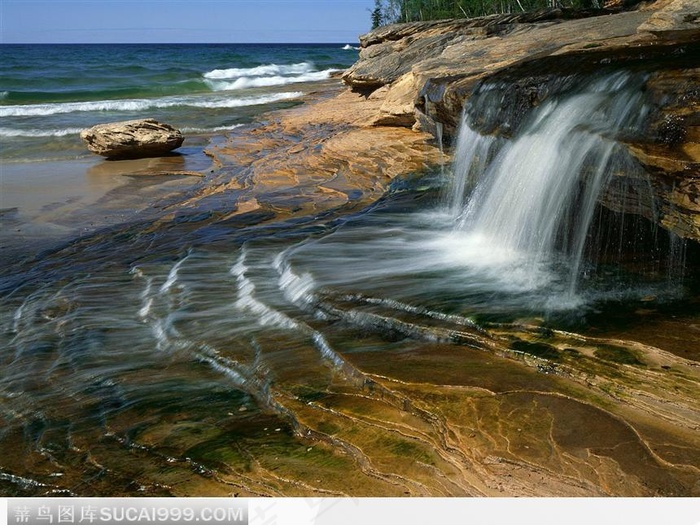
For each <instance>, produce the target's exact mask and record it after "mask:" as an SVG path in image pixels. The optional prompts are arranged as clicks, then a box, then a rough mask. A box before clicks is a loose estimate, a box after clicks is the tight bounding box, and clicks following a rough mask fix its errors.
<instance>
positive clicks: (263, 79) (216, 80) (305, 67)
mask: <svg viewBox="0 0 700 525" xmlns="http://www.w3.org/2000/svg"><path fill="white" fill-rule="evenodd" d="M335 71H338V70H336V69H326V70H323V71H317V70H316V68H315V66H314V65H313V64H312V63H311V62H300V63H298V64H289V65H278V64H269V65H264V66H257V67H251V68H230V69H214V70H212V71H209V72H208V73H205V74H204V75H203V76H204V82H205V83H206V84H207V86H208V87H209V88H210V89H212V90H214V91H232V90H236V89H248V88H256V87H272V86H284V85H287V84H294V83H297V82H315V81H319V80H326V79H327V78H329V77H330V76H331V74H332V73H334V72H335Z"/></svg>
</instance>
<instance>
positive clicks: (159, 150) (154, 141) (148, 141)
mask: <svg viewBox="0 0 700 525" xmlns="http://www.w3.org/2000/svg"><path fill="white" fill-rule="evenodd" d="M80 138H81V139H83V142H84V143H85V145H86V146H87V148H88V149H89V150H90V151H92V152H93V153H97V154H98V155H102V156H103V157H107V158H109V159H135V158H142V157H157V156H159V155H165V154H167V153H169V152H171V151H172V150H174V149H176V148H179V147H180V146H182V143H183V141H184V140H185V139H184V137H183V136H182V133H181V132H180V130H178V129H175V128H174V127H172V126H170V125H168V124H163V123H161V122H158V121H157V120H155V119H150V118H149V119H142V120H127V121H123V122H112V123H109V124H98V125H97V126H93V127H92V128H89V129H85V130H83V131H81V132H80Z"/></svg>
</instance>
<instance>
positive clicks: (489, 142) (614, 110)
mask: <svg viewBox="0 0 700 525" xmlns="http://www.w3.org/2000/svg"><path fill="white" fill-rule="evenodd" d="M641 84H642V79H640V78H639V77H635V76H631V75H629V74H626V73H617V74H614V75H611V76H608V77H606V78H604V79H602V80H597V81H595V82H591V83H589V84H587V85H585V86H583V87H582V88H580V89H579V90H578V91H576V92H575V93H574V94H571V95H568V96H565V97H559V98H552V99H549V100H547V101H546V102H544V103H543V104H542V105H541V106H540V107H538V108H536V109H534V110H533V111H532V112H531V114H530V116H529V117H528V118H526V119H525V120H524V122H523V123H522V124H521V125H520V126H519V127H518V129H517V130H516V132H515V134H514V136H513V137H512V139H511V140H509V141H504V143H503V144H502V145H500V144H499V143H498V142H497V140H496V139H494V138H491V137H490V136H488V135H486V136H484V135H480V134H479V133H478V132H476V131H475V130H473V129H472V127H471V125H470V120H471V116H470V114H469V112H468V111H465V113H464V115H463V119H462V125H461V130H460V132H459V136H458V141H457V148H456V153H455V157H456V160H455V165H454V171H455V181H454V183H453V185H452V188H451V192H452V195H451V196H450V200H449V202H448V206H449V207H450V209H451V212H452V214H453V215H454V216H455V220H456V223H457V226H456V229H457V230H458V231H460V232H463V233H466V234H467V235H468V236H469V237H470V238H471V241H470V243H474V242H476V243H477V245H479V246H480V249H481V250H484V251H488V252H496V253H499V254H502V255H503V256H504V257H505V261H504V262H507V260H508V259H511V260H512V261H519V264H518V266H519V269H520V270H524V272H525V273H524V274H523V275H522V276H523V277H524V278H525V283H524V284H527V281H528V280H530V282H531V284H532V286H533V287H535V286H537V283H541V278H542V274H541V272H542V270H543V269H544V268H543V267H545V266H548V265H552V264H554V263H556V262H557V259H559V258H560V257H559V256H560V255H564V256H566V258H567V259H568V261H567V262H566V264H568V266H569V274H568V278H567V279H568V283H567V285H566V288H567V290H568V294H569V295H570V296H573V294H574V292H575V288H576V283H577V280H578V274H579V271H580V268H581V265H582V257H583V254H584V246H585V243H586V238H587V235H588V231H589V226H590V224H591V220H592V218H593V215H594V210H595V208H596V203H597V200H598V196H599V194H600V192H601V191H602V189H603V188H604V187H605V185H606V184H607V182H608V181H609V179H610V177H612V176H613V174H614V173H615V171H616V169H618V168H619V165H618V164H619V162H620V160H619V159H620V158H621V157H623V156H622V155H621V152H620V151H619V147H618V146H617V143H616V142H615V140H616V139H617V138H619V137H620V136H624V135H627V134H630V133H634V132H635V131H636V130H638V129H639V128H640V127H641V126H642V125H643V123H644V121H645V118H646V115H647V113H648V111H649V109H648V107H647V106H646V105H645V103H644V100H643V91H642V90H641V89H640V86H641ZM478 98H479V97H478V95H477V100H478ZM499 146H500V147H499ZM560 262H561V261H560Z"/></svg>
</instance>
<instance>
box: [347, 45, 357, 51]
mask: <svg viewBox="0 0 700 525" xmlns="http://www.w3.org/2000/svg"><path fill="white" fill-rule="evenodd" d="M343 49H344V50H345V51H350V50H354V51H358V50H359V49H360V48H359V47H353V46H351V45H350V44H345V45H344V46H343Z"/></svg>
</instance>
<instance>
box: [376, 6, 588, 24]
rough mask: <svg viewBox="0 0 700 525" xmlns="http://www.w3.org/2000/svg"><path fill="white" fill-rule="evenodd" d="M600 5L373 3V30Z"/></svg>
mask: <svg viewBox="0 0 700 525" xmlns="http://www.w3.org/2000/svg"><path fill="white" fill-rule="evenodd" d="M601 2H602V0H375V2H374V5H375V7H374V10H373V11H372V28H373V29H374V28H376V27H379V26H380V25H384V24H392V23H396V22H415V21H424V20H440V19H444V18H471V17H475V16H485V15H492V14H496V13H519V12H524V11H534V10H537V9H543V8H546V7H569V8H590V7H600V3H601ZM375 24H376V25H375Z"/></svg>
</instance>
